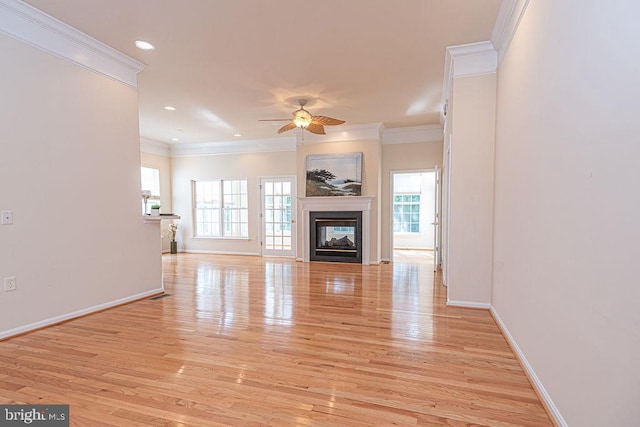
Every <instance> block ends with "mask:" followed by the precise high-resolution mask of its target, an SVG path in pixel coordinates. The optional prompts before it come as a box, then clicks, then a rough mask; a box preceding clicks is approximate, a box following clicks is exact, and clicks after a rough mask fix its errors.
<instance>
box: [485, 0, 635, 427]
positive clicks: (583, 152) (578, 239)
mask: <svg viewBox="0 0 640 427" xmlns="http://www.w3.org/2000/svg"><path fill="white" fill-rule="evenodd" d="M638 16H640V3H637V2H633V1H619V2H584V1H580V0H565V1H562V2H529V5H528V7H527V9H526V12H525V14H524V16H523V17H522V20H521V21H520V25H519V27H518V30H517V32H516V34H515V37H514V38H513V40H512V42H511V45H510V48H509V51H508V52H507V54H506V56H505V57H504V60H503V62H502V64H501V66H500V68H499V69H498V99H497V101H498V113H497V140H496V186H495V195H496V197H495V240H494V247H495V255H494V261H495V277H494V285H493V306H494V309H495V310H496V312H497V313H498V314H499V316H500V317H501V319H502V321H503V322H504V324H505V325H506V327H507V328H508V330H509V331H510V333H511V335H512V336H513V338H514V339H515V341H516V342H517V344H518V346H519V347H520V349H521V350H522V352H523V353H524V355H525V356H526V358H527V360H528V362H529V364H530V365H531V367H532V368H533V370H534V372H535V373H536V375H537V377H538V378H539V380H540V381H541V383H542V384H543V385H544V387H545V389H546V391H547V392H548V394H549V395H550V397H551V399H552V400H553V402H554V404H555V405H556V406H557V408H558V410H559V412H560V414H561V415H562V417H563V418H564V420H565V422H566V423H567V424H568V425H571V426H605V425H606V426H631V425H637V424H638V420H639V419H640V406H638V402H640V369H638V355H639V354H640V332H639V331H640V309H639V305H638V303H639V302H640V279H639V278H640V262H638V253H639V251H638V242H639V241H640V226H639V225H638V212H640V191H638V185H639V183H640V167H639V166H638V159H640V143H638V135H640V121H639V120H638V112H639V109H638V99H640V85H639V84H638V75H639V70H640V55H637V53H638V40H639V39H640V27H639V26H638V24H637V17H638Z"/></svg>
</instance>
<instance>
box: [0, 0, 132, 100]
mask: <svg viewBox="0 0 640 427" xmlns="http://www.w3.org/2000/svg"><path fill="white" fill-rule="evenodd" d="M0 33H3V34H5V35H7V36H9V37H12V38H14V39H16V40H20V41H22V42H24V43H27V44H29V45H31V46H33V47H36V48H38V49H42V50H44V51H45V52H48V53H51V54H53V55H55V56H57V57H59V58H62V59H65V60H67V61H69V62H72V63H74V64H76V65H80V66H81V67H84V68H87V69H89V70H92V71H95V72H97V73H100V74H102V75H104V76H106V77H109V78H111V79H114V80H116V81H119V82H121V83H123V84H125V85H127V86H131V87H133V88H135V87H137V84H138V83H137V74H138V73H139V72H140V71H142V69H144V65H143V64H142V63H140V62H138V61H136V60H135V59H132V58H130V57H128V56H126V55H125V54H123V53H121V52H119V51H117V50H115V49H113V48H112V47H110V46H107V45H106V44H104V43H102V42H100V41H98V40H96V39H94V38H92V37H89V36H88V35H86V34H84V33H82V32H80V31H78V30H76V29H75V28H73V27H71V26H70V25H67V24H65V23H64V22H62V21H59V20H57V19H55V18H53V17H51V16H49V15H47V14H45V13H43V12H41V11H40V10H38V9H36V8H34V7H32V6H30V5H28V4H26V3H23V2H21V1H18V0H0Z"/></svg>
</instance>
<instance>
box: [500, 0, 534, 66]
mask: <svg viewBox="0 0 640 427" xmlns="http://www.w3.org/2000/svg"><path fill="white" fill-rule="evenodd" d="M528 5H529V0H502V3H501V4H500V9H499V10H498V17H497V18H496V24H495V26H494V27H493V33H492V34H491V42H492V43H493V46H494V47H495V49H496V50H497V51H498V66H499V65H500V63H501V62H502V59H503V58H504V56H505V55H506V54H507V51H508V50H509V45H510V44H511V40H512V39H513V36H514V35H515V33H516V30H517V29H518V26H519V25H520V21H521V20H522V16H523V15H524V13H525V11H526V9H527V6H528Z"/></svg>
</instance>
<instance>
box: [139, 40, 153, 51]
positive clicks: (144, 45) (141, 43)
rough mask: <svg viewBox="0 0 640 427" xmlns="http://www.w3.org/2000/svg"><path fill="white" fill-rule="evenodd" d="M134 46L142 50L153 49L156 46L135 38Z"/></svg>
mask: <svg viewBox="0 0 640 427" xmlns="http://www.w3.org/2000/svg"><path fill="white" fill-rule="evenodd" d="M136 47H137V48H138V49H142V50H154V49H155V48H156V47H155V46H154V45H152V44H151V43H149V42H146V41H144V40H136Z"/></svg>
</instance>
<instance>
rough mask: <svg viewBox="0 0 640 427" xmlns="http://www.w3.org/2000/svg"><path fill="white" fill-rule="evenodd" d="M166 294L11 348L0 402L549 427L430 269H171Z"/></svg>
mask: <svg viewBox="0 0 640 427" xmlns="http://www.w3.org/2000/svg"><path fill="white" fill-rule="evenodd" d="M163 281H164V286H165V290H166V292H167V293H168V294H170V296H169V297H166V298H161V299H156V300H152V299H145V300H141V301H138V302H135V303H132V304H126V305H123V306H119V307H116V308H113V309H110V310H105V311H102V312H99V313H95V314H92V315H88V316H84V317H81V318H78V319H75V320H72V321H69V322H65V323H62V324H59V325H55V326H52V327H49V328H45V329H42V330H38V331H35V332H32V333H29V334H25V335H21V336H18V337H15V338H12V339H9V340H6V341H3V342H0V403H2V404H8V403H43V402H45V403H61V404H62V403H64V404H69V405H70V407H71V417H72V421H71V425H78V426H134V425H135V426H147V425H154V426H159V425H165V426H169V425H171V426H207V427H209V426H236V425H246V426H302V425H304V426H391V425H403V426H409V425H414V426H418V425H422V426H434V425H448V426H465V425H487V426H489V425H491V426H506V425H510V426H516V425H520V426H550V425H551V422H550V420H549V418H548V416H547V415H546V413H545V411H544V409H543V407H542V405H541V403H540V401H539V400H538V397H537V396H536V394H535V392H534V390H533V389H532V387H531V385H530V384H529V382H528V381H527V378H526V376H525V375H524V373H523V371H522V369H521V367H520V365H519V364H518V361H517V360H516V358H515V357H514V355H513V353H512V351H511V350H510V348H509V346H508V345H507V342H506V341H505V339H504V337H503V336H502V335H501V334H500V332H499V330H498V327H497V326H496V324H495V322H494V321H493V319H492V318H491V316H490V314H489V313H488V311H486V310H473V309H464V308H456V307H448V306H447V305H446V304H445V301H446V293H445V291H446V289H445V288H444V287H443V286H441V285H440V276H439V274H434V272H433V271H432V269H431V267H430V265H429V264H426V263H417V262H394V263H392V264H385V265H371V266H365V265H360V264H341V263H323V262H315V263H303V262H296V261H294V260H291V259H286V258H261V257H255V256H231V255H226V256H225V255H206V254H177V255H165V256H163Z"/></svg>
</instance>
